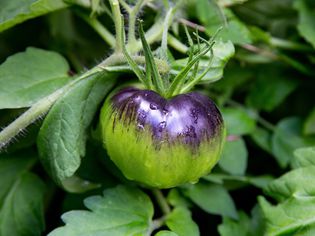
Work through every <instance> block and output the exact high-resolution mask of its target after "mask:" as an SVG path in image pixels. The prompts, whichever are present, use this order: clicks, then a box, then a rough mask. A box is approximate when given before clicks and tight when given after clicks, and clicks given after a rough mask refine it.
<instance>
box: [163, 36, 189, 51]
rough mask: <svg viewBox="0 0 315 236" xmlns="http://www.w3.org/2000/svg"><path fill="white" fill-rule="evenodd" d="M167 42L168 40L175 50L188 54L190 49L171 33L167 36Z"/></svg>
mask: <svg viewBox="0 0 315 236" xmlns="http://www.w3.org/2000/svg"><path fill="white" fill-rule="evenodd" d="M167 40H168V44H169V45H170V46H171V47H172V48H174V49H175V50H177V51H178V52H180V53H183V54H185V53H187V51H188V47H187V46H186V45H185V44H183V43H182V42H181V41H179V40H178V39H177V38H175V37H174V36H173V35H171V34H170V33H169V34H168V36H167Z"/></svg>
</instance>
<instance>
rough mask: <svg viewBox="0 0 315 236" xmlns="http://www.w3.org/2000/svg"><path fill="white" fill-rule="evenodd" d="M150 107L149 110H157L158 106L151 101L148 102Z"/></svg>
mask: <svg viewBox="0 0 315 236" xmlns="http://www.w3.org/2000/svg"><path fill="white" fill-rule="evenodd" d="M150 109H151V110H157V109H158V107H157V105H155V104H153V103H150Z"/></svg>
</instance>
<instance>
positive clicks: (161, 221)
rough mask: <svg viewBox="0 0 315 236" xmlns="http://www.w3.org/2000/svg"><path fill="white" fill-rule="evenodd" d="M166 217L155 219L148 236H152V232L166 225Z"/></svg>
mask: <svg viewBox="0 0 315 236" xmlns="http://www.w3.org/2000/svg"><path fill="white" fill-rule="evenodd" d="M165 220H166V219H165V217H161V218H159V219H155V220H153V221H152V222H151V224H150V226H149V229H148V231H147V233H146V235H147V236H151V235H152V232H153V231H155V230H157V229H159V228H160V227H162V226H163V225H164V224H165Z"/></svg>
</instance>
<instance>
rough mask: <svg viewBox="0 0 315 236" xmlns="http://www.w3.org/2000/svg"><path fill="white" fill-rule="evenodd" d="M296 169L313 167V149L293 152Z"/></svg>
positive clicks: (314, 150)
mask: <svg viewBox="0 0 315 236" xmlns="http://www.w3.org/2000/svg"><path fill="white" fill-rule="evenodd" d="M294 156H295V157H296V159H297V161H296V162H297V167H307V166H310V165H314V166H315V147H308V148H299V149H297V150H295V151H294Z"/></svg>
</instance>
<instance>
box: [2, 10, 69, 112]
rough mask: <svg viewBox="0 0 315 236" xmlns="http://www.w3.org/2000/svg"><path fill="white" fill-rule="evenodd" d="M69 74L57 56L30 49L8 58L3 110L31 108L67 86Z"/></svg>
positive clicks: (4, 74)
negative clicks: (40, 100)
mask: <svg viewBox="0 0 315 236" xmlns="http://www.w3.org/2000/svg"><path fill="white" fill-rule="evenodd" d="M0 9H1V8H0ZM0 15H1V14H0ZM68 71H69V64H68V63H67V61H66V60H65V59H64V58H63V57H62V56H61V55H59V54H58V53H56V52H51V51H45V50H42V49H38V48H27V49H26V51H25V52H20V53H17V54H15V55H13V56H11V57H9V58H8V59H7V60H6V61H5V62H4V63H3V64H1V65H0V109H3V108H21V107H28V106H31V105H32V104H34V103H35V102H37V101H38V100H39V99H41V98H43V97H45V96H47V95H49V94H51V93H52V92H54V91H55V90H57V89H58V88H60V87H62V86H63V85H64V84H66V83H67V82H68V81H69V80H70V79H71V78H70V77H69V76H68Z"/></svg>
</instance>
